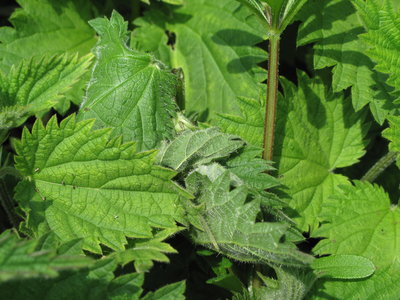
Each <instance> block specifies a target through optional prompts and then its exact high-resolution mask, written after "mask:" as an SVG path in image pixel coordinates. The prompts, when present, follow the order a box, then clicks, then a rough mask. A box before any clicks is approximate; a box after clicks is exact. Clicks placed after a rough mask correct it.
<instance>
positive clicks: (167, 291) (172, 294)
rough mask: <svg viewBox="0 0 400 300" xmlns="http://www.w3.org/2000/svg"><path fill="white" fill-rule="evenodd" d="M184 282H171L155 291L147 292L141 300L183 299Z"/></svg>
mask: <svg viewBox="0 0 400 300" xmlns="http://www.w3.org/2000/svg"><path fill="white" fill-rule="evenodd" d="M185 288H186V284H185V281H180V282H176V283H171V284H168V285H166V286H163V287H162V288H160V289H158V290H157V291H155V292H149V293H147V294H146V295H145V296H144V297H143V298H141V299H142V300H175V299H176V300H184V299H185V296H184V294H183V293H184V292H185Z"/></svg>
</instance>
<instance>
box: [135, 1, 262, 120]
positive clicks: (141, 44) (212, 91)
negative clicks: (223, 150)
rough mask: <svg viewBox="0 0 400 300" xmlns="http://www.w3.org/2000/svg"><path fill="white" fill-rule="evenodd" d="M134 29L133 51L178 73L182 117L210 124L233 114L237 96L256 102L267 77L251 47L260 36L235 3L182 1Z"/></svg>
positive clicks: (154, 13)
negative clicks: (186, 115) (193, 115)
mask: <svg viewBox="0 0 400 300" xmlns="http://www.w3.org/2000/svg"><path fill="white" fill-rule="evenodd" d="M135 24H136V25H137V26H138V28H137V29H135V30H134V32H133V36H132V45H134V47H136V48H137V49H139V50H144V51H151V52H152V53H154V54H155V55H156V56H157V57H158V58H160V59H161V60H163V61H164V62H166V63H168V64H169V65H170V66H171V67H173V68H182V69H183V72H184V77H185V98H186V102H185V104H184V108H185V109H186V111H187V112H189V113H190V112H195V113H199V114H200V118H201V119H207V118H212V117H214V116H215V113H216V112H227V113H229V112H238V106H237V103H236V100H235V99H236V97H237V96H249V97H255V98H256V97H258V96H259V94H260V88H261V87H260V84H259V83H260V82H262V81H263V80H265V78H266V72H265V70H263V69H262V68H260V67H259V66H257V64H258V63H260V62H262V61H264V60H265V59H266V53H265V52H264V51H262V50H261V49H259V48H257V47H254V45H255V44H257V43H259V42H261V41H262V40H263V38H262V37H263V36H265V32H264V30H263V28H262V26H261V25H260V24H259V23H258V22H257V20H256V19H255V18H251V17H249V11H248V10H247V9H246V8H245V7H241V6H240V3H238V2H236V0H218V1H214V0H186V1H185V4H184V5H182V6H180V7H174V8H172V7H162V8H160V9H152V10H150V11H148V12H147V13H146V14H145V17H143V18H140V19H137V20H135ZM166 31H167V33H168V34H169V38H170V41H168V36H167V35H166ZM167 44H169V46H168V45H167ZM238 82H240V84H238Z"/></svg>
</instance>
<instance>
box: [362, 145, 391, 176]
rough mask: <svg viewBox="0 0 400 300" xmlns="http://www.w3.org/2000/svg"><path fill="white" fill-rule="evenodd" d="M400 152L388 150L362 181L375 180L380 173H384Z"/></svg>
mask: <svg viewBox="0 0 400 300" xmlns="http://www.w3.org/2000/svg"><path fill="white" fill-rule="evenodd" d="M398 155H399V152H388V153H387V154H386V155H384V156H383V157H381V159H379V160H378V161H377V162H376V163H375V164H374V165H373V166H372V167H371V169H369V170H368V172H367V173H365V175H364V176H363V177H362V178H361V181H368V182H374V181H375V179H376V178H378V176H379V175H381V174H382V172H383V171H385V170H386V169H387V168H388V167H389V166H390V165H391V164H392V163H393V162H394V161H395V160H396V159H397V156H398Z"/></svg>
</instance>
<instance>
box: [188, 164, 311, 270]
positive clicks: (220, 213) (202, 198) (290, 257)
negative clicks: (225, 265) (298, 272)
mask: <svg viewBox="0 0 400 300" xmlns="http://www.w3.org/2000/svg"><path fill="white" fill-rule="evenodd" d="M186 185H187V187H188V189H189V191H191V192H193V193H194V194H197V195H199V196H198V198H197V203H198V208H197V209H194V210H193V211H192V212H191V211H190V210H189V214H191V215H190V216H189V219H190V220H191V222H192V224H193V225H195V226H196V227H194V228H193V229H192V231H191V237H192V238H193V240H194V241H195V242H196V243H198V244H201V245H204V246H206V247H209V248H211V249H213V250H214V251H217V252H219V253H223V254H225V255H227V256H229V257H231V258H233V259H236V260H239V261H245V262H255V263H276V264H283V265H291V266H297V267H301V266H305V265H306V264H307V263H309V262H311V260H312V257H311V256H308V255H306V254H303V253H301V252H299V251H298V250H297V249H296V247H295V245H294V244H291V243H290V242H287V241H285V240H284V236H285V233H286V232H287V231H288V227H289V226H288V225H287V224H283V223H277V222H276V223H272V222H271V223H266V222H263V223H260V222H257V223H256V217H257V214H258V213H259V212H260V207H259V206H260V204H259V202H258V201H257V200H253V201H250V202H247V203H245V201H246V198H247V196H248V194H247V191H246V188H245V187H243V186H241V187H238V188H235V189H233V190H232V191H230V174H229V171H226V172H225V173H224V174H223V175H221V176H220V177H219V178H218V179H216V180H215V181H214V182H211V181H210V180H209V179H208V178H207V177H206V176H202V175H200V174H197V175H196V173H192V174H191V175H189V176H188V178H187V179H186Z"/></svg>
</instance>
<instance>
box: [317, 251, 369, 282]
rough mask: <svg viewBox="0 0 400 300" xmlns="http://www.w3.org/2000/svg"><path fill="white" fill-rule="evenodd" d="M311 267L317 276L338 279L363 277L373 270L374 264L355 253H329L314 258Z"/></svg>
mask: <svg viewBox="0 0 400 300" xmlns="http://www.w3.org/2000/svg"><path fill="white" fill-rule="evenodd" d="M311 267H312V268H313V269H314V270H315V271H316V273H317V274H318V276H328V277H332V278H340V279H355V278H365V277H368V276H370V275H372V274H373V273H374V272H375V266H374V264H373V263H372V262H371V261H370V260H369V259H367V258H365V257H362V256H357V255H331V256H327V257H321V258H318V259H316V260H314V261H313V262H312V264H311Z"/></svg>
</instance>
